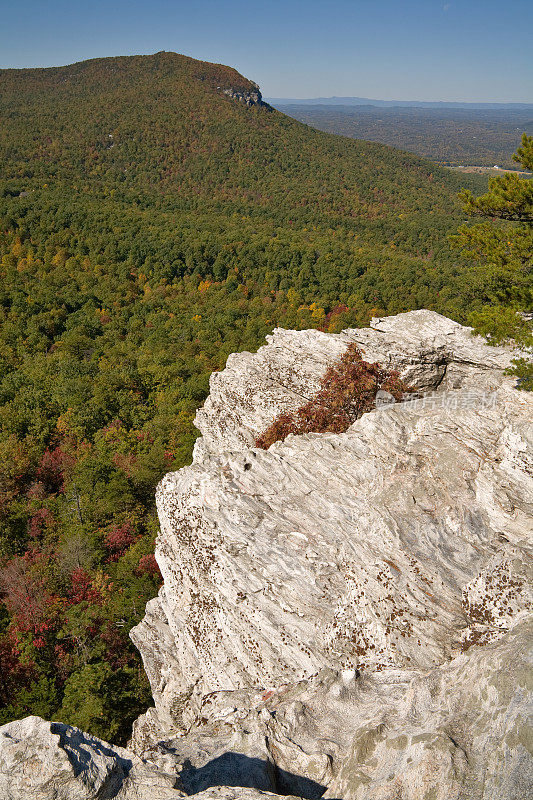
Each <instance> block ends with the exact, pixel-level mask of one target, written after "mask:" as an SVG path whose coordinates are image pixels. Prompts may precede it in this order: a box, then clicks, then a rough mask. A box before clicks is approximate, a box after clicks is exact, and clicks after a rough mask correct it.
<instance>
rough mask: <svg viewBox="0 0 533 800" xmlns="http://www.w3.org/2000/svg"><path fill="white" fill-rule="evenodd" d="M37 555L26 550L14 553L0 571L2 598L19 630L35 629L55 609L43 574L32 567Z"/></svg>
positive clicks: (47, 618) (46, 619)
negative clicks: (21, 554) (15, 554)
mask: <svg viewBox="0 0 533 800" xmlns="http://www.w3.org/2000/svg"><path fill="white" fill-rule="evenodd" d="M37 558H38V556H35V555H34V554H31V553H29V552H28V553H26V554H25V555H24V556H23V557H21V556H15V557H14V558H12V559H11V560H10V561H8V562H7V564H6V565H5V566H4V567H3V568H2V570H1V571H0V590H1V592H2V599H3V602H4V604H5V606H6V608H7V610H8V611H9V613H10V614H11V615H12V616H13V618H14V620H15V623H16V625H17V627H18V628H19V629H20V630H21V631H24V630H25V631H29V630H33V631H35V630H36V629H38V628H39V626H42V625H43V624H44V623H46V622H47V621H48V620H49V619H50V616H51V614H52V613H53V609H54V598H53V596H52V595H51V594H50V592H49V591H48V589H47V586H46V577H45V576H44V575H43V574H39V572H38V570H33V569H31V568H32V566H33V565H34V564H35V563H36V560H37Z"/></svg>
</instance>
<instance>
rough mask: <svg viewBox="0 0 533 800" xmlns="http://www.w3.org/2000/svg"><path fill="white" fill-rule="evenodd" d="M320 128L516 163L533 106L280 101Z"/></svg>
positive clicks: (435, 152)
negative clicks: (380, 105) (514, 155)
mask: <svg viewBox="0 0 533 800" xmlns="http://www.w3.org/2000/svg"><path fill="white" fill-rule="evenodd" d="M276 108H278V109H279V110H280V111H282V112H283V113H284V114H288V116H290V117H294V118H295V119H298V120H300V121H301V122H305V123H306V124H307V125H312V126H313V127H314V128H318V129H319V130H321V131H327V132H329V133H338V134H342V135H343V136H349V137H351V138H353V139H366V140H369V141H374V142H381V143H382V144H387V145H391V146H392V147H398V148H400V149H402V150H408V151H410V152H411V153H416V154H417V155H420V156H425V157H427V158H430V159H431V160H432V161H436V162H438V163H439V164H442V165H445V166H460V165H462V166H482V167H492V166H494V165H495V164H498V165H499V166H501V167H505V168H512V167H516V164H514V162H513V161H512V159H511V154H512V153H513V152H514V151H515V150H516V147H517V145H518V144H519V142H520V137H521V135H522V133H528V134H530V135H531V134H533V111H532V110H531V109H527V110H523V109H457V108H450V109H434V108H431V109H426V108H407V107H405V108H404V107H394V108H378V107H375V106H342V105H303V104H297V105H296V104H292V105H289V104H287V105H282V104H279V103H278V104H277V105H276Z"/></svg>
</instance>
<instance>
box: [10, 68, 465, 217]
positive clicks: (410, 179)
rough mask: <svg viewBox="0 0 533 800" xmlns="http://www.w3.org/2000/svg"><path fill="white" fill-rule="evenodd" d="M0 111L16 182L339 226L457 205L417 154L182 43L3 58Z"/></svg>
mask: <svg viewBox="0 0 533 800" xmlns="http://www.w3.org/2000/svg"><path fill="white" fill-rule="evenodd" d="M0 113H1V116H2V120H3V125H2V126H1V128H0V156H1V157H2V163H3V178H4V180H8V181H9V180H11V181H14V186H15V187H16V188H20V190H21V191H23V190H27V189H28V188H29V187H35V186H36V185H42V183H44V182H46V183H48V187H47V188H48V190H49V191H50V190H52V189H53V187H56V186H57V185H58V182H61V183H65V182H66V183H68V184H70V185H74V184H75V185H77V186H78V187H79V186H80V185H81V184H80V181H81V182H83V184H84V185H86V186H93V187H96V186H101V187H106V188H107V189H109V190H110V189H112V188H114V189H115V190H121V191H124V190H128V191H131V190H133V189H135V190H136V191H143V192H148V193H149V194H153V193H155V194H156V195H157V196H159V197H161V196H164V197H165V198H167V200H169V201H179V203H180V206H183V204H184V203H186V204H191V203H192V206H193V207H194V208H197V207H198V204H199V203H200V202H201V204H202V207H203V208H204V210H205V209H207V208H208V207H210V208H212V207H217V208H223V209H224V210H225V211H228V210H229V209H230V208H236V209H243V208H246V209H247V210H249V211H250V213H252V214H253V215H254V216H257V215H258V214H260V215H261V216H265V215H268V213H270V212H269V209H270V210H271V211H272V213H274V214H275V216H276V217H277V218H280V221H281V217H280V214H281V211H282V210H284V212H285V214H287V215H288V216H289V218H291V217H292V218H293V217H294V216H298V217H300V218H301V219H304V218H305V219H308V220H309V221H311V220H312V221H313V222H314V223H317V222H320V221H325V220H326V219H329V220H331V221H333V220H336V224H337V223H340V222H341V220H343V221H348V220H356V219H357V218H361V219H364V218H367V217H368V213H367V212H368V209H370V208H372V209H373V210H372V212H371V213H370V216H373V215H374V216H375V215H377V216H379V217H383V216H387V215H390V214H391V213H394V212H396V213H397V212H398V211H402V212H408V211H411V212H417V213H420V212H422V211H429V210H430V209H433V210H436V208H438V207H441V208H443V209H444V208H446V211H447V212H449V211H450V210H451V207H452V205H453V203H454V202H455V195H456V192H457V190H458V188H459V184H458V182H457V179H456V178H455V177H453V176H450V175H449V174H448V173H446V172H436V171H435V167H434V166H433V165H430V164H429V163H428V162H425V161H423V160H421V159H417V158H416V157H412V156H410V155H407V154H406V153H400V152H397V151H393V150H390V149H387V148H386V147H382V146H380V145H377V144H370V143H362V142H354V141H350V140H349V139H339V138H338V137H333V136H329V135H326V134H323V133H318V132H317V131H315V130H313V129H311V128H309V127H307V126H305V125H302V124H300V123H298V122H296V121H295V120H293V119H290V118H288V117H287V116H285V115H283V114H281V113H280V112H278V111H275V110H272V109H271V108H270V106H268V105H264V104H262V102H261V96H260V92H259V90H258V88H257V86H256V84H254V83H252V82H251V81H249V80H247V79H245V78H244V77H242V76H241V75H239V73H237V72H236V71H235V70H233V69H230V68H229V67H224V66H221V65H217V64H208V63H206V62H199V61H195V60H194V59H190V58H187V57H185V56H181V55H177V54H174V53H157V54H156V55H153V56H132V57H120V58H106V59H94V60H92V61H86V62H81V63H78V64H73V65H71V66H67V67H58V68H51V69H27V70H2V71H0ZM376 193H378V194H379V200H376V198H377V194H376ZM395 219H396V220H398V217H397V215H396V217H395ZM293 224H294V221H293ZM394 224H395V226H396V227H399V228H401V227H402V226H403V225H404V224H405V223H400V222H398V221H396V222H395V223H394Z"/></svg>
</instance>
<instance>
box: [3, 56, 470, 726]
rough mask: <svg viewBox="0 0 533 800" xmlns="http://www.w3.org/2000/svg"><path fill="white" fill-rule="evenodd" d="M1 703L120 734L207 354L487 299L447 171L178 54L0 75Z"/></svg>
mask: <svg viewBox="0 0 533 800" xmlns="http://www.w3.org/2000/svg"><path fill="white" fill-rule="evenodd" d="M0 115H1V120H2V124H1V125H0V161H1V163H2V173H1V181H0V258H1V266H0V324H1V336H0V371H1V376H0V428H1V436H0V583H1V591H2V599H3V602H2V604H1V606H0V701H1V702H2V705H3V710H2V711H1V712H0V722H5V721H7V720H8V719H10V718H13V717H18V716H22V715H24V714H27V713H36V714H40V715H41V716H43V717H45V718H55V719H62V720H64V721H66V722H72V723H75V724H77V725H79V726H80V727H82V728H84V729H85V730H89V731H92V732H94V733H96V734H100V735H101V736H103V737H104V738H106V739H113V740H115V741H117V740H122V741H123V740H124V739H125V738H126V736H127V734H128V726H129V725H130V724H131V721H132V719H133V718H134V717H135V716H136V715H137V714H138V713H139V712H140V711H141V710H142V709H143V708H144V707H146V705H147V704H148V702H149V693H148V687H147V683H146V679H145V677H144V674H143V672H142V669H141V668H140V664H139V660H138V657H137V655H136V653H135V651H134V648H133V646H132V645H131V644H130V643H129V640H128V631H129V629H130V628H131V626H132V625H133V624H134V623H136V622H137V621H138V620H139V619H140V617H141V616H142V613H143V609H144V604H145V602H146V600H147V599H148V598H149V597H151V596H153V595H154V594H155V592H156V591H157V586H158V582H159V575H158V569H157V565H156V564H155V560H154V558H153V555H152V547H153V538H154V535H155V532H156V527H157V525H156V517H155V513H154V506H153V494H154V487H155V484H156V482H157V481H158V480H159V479H160V478H161V476H162V475H163V474H164V473H165V472H166V471H168V470H170V469H175V468H178V467H180V466H182V465H183V464H184V463H186V461H187V460H188V459H189V457H190V452H191V448H192V444H193V441H194V435H195V434H194V430H193V427H192V418H193V415H194V411H195V409H196V408H197V407H198V406H199V405H200V404H201V402H202V400H203V398H204V397H205V394H206V390H207V385H208V378H209V374H210V373H211V372H212V371H213V370H217V369H220V368H221V367H222V366H223V364H224V362H225V359H226V357H227V355H228V354H229V353H230V352H233V351H236V350H242V349H253V348H256V347H257V346H258V345H259V344H260V343H261V342H262V340H263V338H264V336H265V334H266V333H268V332H269V331H270V330H272V328H273V327H275V326H276V325H281V326H284V327H290V328H306V327H320V328H322V329H324V330H329V331H338V330H340V329H342V328H343V327H346V326H348V325H353V324H364V323H366V322H367V320H368V319H369V316H370V315H372V314H380V313H385V312H389V313H395V312H399V311H403V310H408V309H413V308H419V307H427V308H433V309H435V310H437V311H440V312H443V313H446V314H448V315H450V316H453V317H455V318H456V319H458V320H462V319H464V318H465V314H466V312H467V311H470V310H472V309H473V308H475V307H476V304H478V303H481V302H483V300H482V298H481V296H480V292H479V285H480V279H479V276H478V281H477V283H476V281H475V280H473V279H472V274H471V273H470V272H468V271H466V272H465V264H464V263H462V262H461V261H460V259H459V257H458V255H457V253H453V252H452V251H451V250H450V248H449V244H448V242H447V235H448V234H449V233H451V232H453V231H454V230H455V229H456V228H457V226H458V224H459V223H460V221H461V220H462V219H463V218H464V216H463V214H462V212H461V211H460V205H459V202H458V200H457V199H456V198H457V193H458V191H459V188H460V186H462V185H465V183H466V185H467V186H469V187H470V188H472V189H479V188H480V187H481V188H482V187H483V185H484V183H483V181H482V179H481V178H478V177H477V176H472V177H470V176H464V175H462V176H456V175H454V174H452V173H450V172H448V171H446V170H441V169H439V168H438V167H436V166H435V165H434V164H431V163H430V162H428V161H424V160H422V159H420V158H417V157H415V156H412V155H409V154H408V153H404V152H401V151H397V150H391V149H389V148H387V147H385V146H382V145H378V144H372V143H368V142H362V141H354V140H350V139H344V138H341V137H338V136H333V135H329V134H326V133H321V132H319V131H316V130H313V129H311V128H308V127H307V126H305V125H303V124H302V123H300V122H297V121H295V120H293V119H290V118H288V117H286V116H284V115H283V114H281V113H279V112H278V111H276V110H274V109H271V108H270V107H269V106H267V105H264V104H262V103H261V101H260V94H259V92H258V89H257V87H256V86H255V84H253V83H251V82H250V81H248V80H246V79H245V78H243V77H242V76H240V75H239V74H238V73H236V72H235V71H234V70H232V69H229V68H228V67H223V66H220V65H213V64H207V63H203V62H198V61H194V60H192V59H189V58H185V57H184V56H179V55H176V54H173V53H158V54H156V55H154V56H137V57H127V58H126V57H124V58H110V59H97V60H93V61H88V62H83V63H80V64H74V65H72V66H69V67H61V68H53V69H39V70H3V71H1V72H0Z"/></svg>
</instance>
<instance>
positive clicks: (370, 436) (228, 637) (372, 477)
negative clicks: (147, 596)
mask: <svg viewBox="0 0 533 800" xmlns="http://www.w3.org/2000/svg"><path fill="white" fill-rule="evenodd" d="M354 343H355V344H357V345H358V347H359V348H360V349H361V351H362V352H363V354H364V358H365V359H366V360H367V361H371V362H374V361H377V362H379V363H381V364H382V365H383V366H384V367H386V368H387V369H394V370H397V371H398V372H399V373H400V376H401V378H402V379H403V380H404V382H405V383H406V384H407V385H408V386H409V394H408V395H407V396H406V397H405V398H404V400H403V401H401V402H398V403H394V402H390V400H391V397H390V396H389V397H383V398H377V401H376V408H375V409H374V410H373V411H371V412H369V413H366V414H364V415H363V416H362V417H361V418H360V419H358V420H357V421H356V422H354V423H353V424H352V425H351V427H350V428H349V429H348V430H347V431H346V432H344V433H320V434H317V433H311V434H305V435H301V436H295V435H290V436H288V438H287V439H285V441H283V442H277V443H275V444H273V445H272V446H271V447H270V448H269V449H268V450H262V449H259V448H257V447H255V446H254V445H255V441H256V440H257V438H258V437H259V436H260V434H261V433H263V432H264V431H265V429H266V428H267V427H268V426H269V425H270V424H271V423H272V422H273V420H275V419H276V417H277V416H278V415H279V414H281V413H286V412H291V411H295V410H296V409H297V408H298V407H300V406H301V405H302V403H305V402H307V401H308V400H309V399H310V398H311V397H312V396H313V395H314V394H315V393H316V391H317V390H318V388H319V385H320V381H321V379H322V377H323V376H324V373H325V372H326V370H327V369H328V367H329V366H331V364H333V363H334V362H335V361H337V360H338V359H339V358H340V357H341V356H342V354H343V353H344V352H345V351H346V349H347V347H348V346H349V345H350V344H354ZM512 358H513V352H512V350H510V349H507V348H495V347H490V346H489V345H488V344H487V343H486V342H485V341H484V340H483V339H481V338H479V337H474V336H473V335H472V333H471V331H470V329H468V328H465V327H463V326H461V325H459V324H457V323H455V322H452V321H451V320H448V319H446V318H444V317H442V316H440V315H438V314H435V313H433V312H430V311H414V312H409V313H405V314H399V315H397V316H394V317H386V318H379V319H374V320H372V322H371V325H370V327H369V328H365V329H361V330H346V331H344V332H343V333H341V334H338V335H333V334H326V333H321V332H319V331H300V332H296V331H286V330H279V329H278V330H276V331H274V333H273V335H272V336H270V337H268V343H267V344H266V345H265V346H264V347H262V348H260V350H259V351H258V352H257V353H255V354H251V353H240V354H237V355H233V356H231V357H230V358H229V359H228V363H227V366H226V369H225V370H223V371H222V372H220V373H215V374H214V375H213V376H212V379H211V386H210V388H211V391H210V396H209V398H208V399H207V401H206V403H205V405H204V407H203V408H202V409H200V410H199V411H198V414H197V418H196V425H197V427H198V428H199V430H200V432H201V434H202V436H201V438H200V439H199V440H198V441H197V443H196V446H195V451H194V458H193V463H192V464H191V466H189V467H185V468H184V469H181V470H180V471H179V472H177V473H173V474H170V475H167V476H166V477H165V479H164V480H163V481H162V482H161V484H160V485H159V488H158V492H157V505H158V512H159V518H160V524H161V532H160V535H159V537H158V541H157V548H156V558H157V561H158V564H159V566H160V569H161V572H162V574H163V578H164V585H163V587H162V589H161V591H160V593H159V596H158V597H157V598H155V599H154V600H152V601H151V602H150V603H149V604H148V607H147V609H146V616H145V618H144V620H143V621H142V622H141V624H140V625H138V626H137V627H136V628H135V629H134V630H133V631H132V638H133V640H134V642H135V644H136V645H137V647H138V648H139V650H140V652H141V655H142V658H143V662H144V665H145V669H146V672H147V675H148V677H149V679H150V683H151V687H152V692H153V697H154V702H155V707H154V708H152V709H149V711H148V712H147V713H146V714H145V715H143V716H142V717H141V718H140V719H139V720H138V721H137V722H136V724H135V726H134V730H133V734H132V739H131V742H130V745H129V749H128V750H125V749H122V748H117V747H113V746H112V745H108V744H106V743H104V742H101V741H99V740H98V739H95V738H94V737H90V736H88V735H86V734H83V733H82V732H81V731H78V730H77V729H75V728H69V727H68V726H66V725H62V724H61V723H57V722H54V723H49V722H44V721H43V720H40V719H39V718H37V717H30V718H27V719H26V720H23V721H19V722H14V723H10V724H9V725H5V726H4V727H3V728H0V796H1V797H2V798H4V797H5V798H9V799H10V800H18V798H44V799H45V800H46V799H47V798H50V799H51V798H54V799H57V800H63V799H64V798H65V799H66V798H69V799H70V798H74V799H76V798H80V800H81V799H83V800H89V799H91V800H92V798H94V799H95V800H96V798H99V800H100V799H101V800H103V799H104V798H124V799H125V800H129V798H132V799H133V798H139V800H142V798H144V797H146V798H148V797H150V798H151V800H159V799H160V800H166V799H167V798H171V797H180V796H183V795H201V796H202V797H203V796H205V797H209V798H216V797H217V798H218V797H220V798H221V799H222V800H233V798H244V799H245V800H252V798H259V797H260V796H261V795H263V794H264V793H274V794H278V795H295V796H298V797H304V798H310V799H313V798H318V797H321V796H324V797H326V798H332V799H333V798H336V799H337V800H400V799H401V800H489V798H490V800H525V798H526V797H528V796H531V794H530V792H531V791H532V787H533V759H532V734H531V729H528V726H527V722H528V714H530V712H531V708H532V704H531V675H532V671H531V666H532V663H531V662H532V656H531V650H530V647H529V646H530V644H531V633H532V619H531V609H532V597H531V559H530V556H531V544H532V527H533V526H532V510H533V425H532V420H533V396H532V395H531V393H528V392H523V391H520V389H519V388H517V386H516V382H515V380H514V379H512V378H510V377H507V376H506V375H505V370H506V368H507V367H508V366H509V364H510V362H511V359H512Z"/></svg>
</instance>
